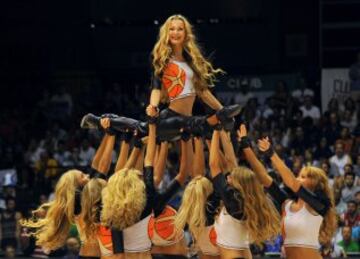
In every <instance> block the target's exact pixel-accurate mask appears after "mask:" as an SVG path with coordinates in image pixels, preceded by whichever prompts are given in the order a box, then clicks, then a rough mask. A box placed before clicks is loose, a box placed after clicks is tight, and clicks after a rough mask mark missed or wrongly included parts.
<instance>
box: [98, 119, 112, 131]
mask: <svg viewBox="0 0 360 259" xmlns="http://www.w3.org/2000/svg"><path fill="white" fill-rule="evenodd" d="M100 124H101V127H103V128H104V129H107V128H109V127H110V119H109V118H106V117H105V118H101V119H100Z"/></svg>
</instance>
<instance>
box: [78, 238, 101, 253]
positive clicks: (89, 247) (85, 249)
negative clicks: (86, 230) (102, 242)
mask: <svg viewBox="0 0 360 259" xmlns="http://www.w3.org/2000/svg"><path fill="white" fill-rule="evenodd" d="M79 254H80V256H91V257H100V254H101V252H100V248H99V244H98V242H97V240H96V239H95V240H90V241H87V242H84V243H83V244H82V245H81V247H80V253H79Z"/></svg>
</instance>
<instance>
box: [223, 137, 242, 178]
mask: <svg viewBox="0 0 360 259" xmlns="http://www.w3.org/2000/svg"><path fill="white" fill-rule="evenodd" d="M220 139H221V144H222V147H223V149H224V155H225V161H226V164H227V167H228V171H231V170H232V169H234V168H235V167H238V162H237V159H236V155H235V151H234V147H233V144H232V143H231V139H230V135H229V133H227V132H226V131H224V130H222V131H220Z"/></svg>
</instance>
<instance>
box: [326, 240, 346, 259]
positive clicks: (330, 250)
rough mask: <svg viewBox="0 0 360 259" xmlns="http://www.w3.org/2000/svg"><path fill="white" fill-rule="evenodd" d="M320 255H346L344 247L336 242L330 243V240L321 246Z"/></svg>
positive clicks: (331, 256)
mask: <svg viewBox="0 0 360 259" xmlns="http://www.w3.org/2000/svg"><path fill="white" fill-rule="evenodd" d="M320 250H321V256H323V257H324V258H338V257H346V253H345V251H344V249H343V248H342V247H341V246H339V245H338V244H332V242H331V241H329V242H327V243H326V244H324V245H322V246H321V249H320Z"/></svg>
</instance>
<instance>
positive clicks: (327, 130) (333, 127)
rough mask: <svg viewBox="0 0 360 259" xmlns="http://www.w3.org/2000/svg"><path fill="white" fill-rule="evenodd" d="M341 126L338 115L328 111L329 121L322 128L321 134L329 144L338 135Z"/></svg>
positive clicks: (331, 143) (332, 142)
mask: <svg viewBox="0 0 360 259" xmlns="http://www.w3.org/2000/svg"><path fill="white" fill-rule="evenodd" d="M340 131H341V126H340V123H339V119H338V115H337V113H335V112H332V113H330V115H329V122H328V124H327V125H326V126H325V127H324V129H323V136H324V137H326V139H327V140H328V143H329V145H333V144H334V143H335V141H336V140H337V139H338V138H339V137H340Z"/></svg>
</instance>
